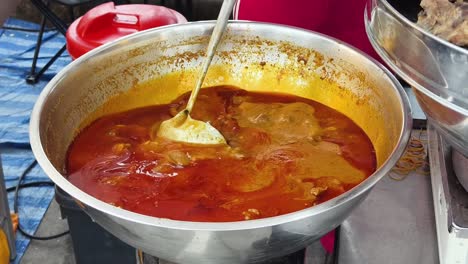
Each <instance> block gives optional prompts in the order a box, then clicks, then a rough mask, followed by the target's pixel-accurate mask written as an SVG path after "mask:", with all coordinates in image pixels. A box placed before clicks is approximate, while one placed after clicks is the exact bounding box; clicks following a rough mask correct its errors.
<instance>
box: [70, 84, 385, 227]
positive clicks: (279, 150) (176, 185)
mask: <svg viewBox="0 0 468 264" xmlns="http://www.w3.org/2000/svg"><path fill="white" fill-rule="evenodd" d="M188 95H189V94H184V95H182V96H180V97H179V98H178V99H176V100H174V101H172V102H171V103H169V104H166V105H155V106H147V107H143V108H137V109H132V110H127V111H125V112H120V113H114V114H110V115H106V116H103V117H101V118H99V119H97V120H96V121H94V122H92V123H91V124H90V125H89V126H88V127H86V128H85V129H83V130H82V131H81V132H80V134H79V135H78V136H77V137H76V138H75V140H74V142H73V144H72V145H71V146H70V148H69V151H68V159H67V171H68V175H69V180H70V181H71V182H72V183H73V184H75V185H76V186H77V187H79V188H80V189H82V190H84V191H85V192H87V193H89V194H91V195H93V196H94V197H96V198H98V199H101V200H103V201H105V202H108V203H110V204H113V205H115V206H119V207H122V208H124V209H127V210H130V211H134V212H137V213H142V214H146V215H151V216H156V217H164V218H170V219H177V220H187V221H210V222H220V221H239V220H249V219H256V218H263V217H270V216H276V215H281V214H285V213H289V212H293V211H297V210H301V209H304V208H307V207H310V206H313V205H315V204H318V203H321V202H324V201H326V200H329V199H331V198H333V197H335V196H337V195H339V194H341V193H343V192H345V191H347V190H349V189H350V188H352V187H354V186H355V185H357V184H359V183H360V182H362V181H363V180H364V179H365V178H366V177H368V176H369V175H371V174H372V173H373V172H374V171H375V169H376V155H375V151H374V148H373V146H372V143H371V141H370V140H369V138H368V137H367V135H366V134H365V133H364V131H363V130H362V129H361V128H359V127H358V126H357V125H356V124H355V123H354V122H353V121H352V120H350V119H349V118H348V117H346V116H345V115H343V114H341V113H339V112H338V111H336V110H333V109H331V108H329V107H327V106H325V105H323V104H320V103H318V102H315V101H313V100H310V99H305V98H301V97H297V96H292V95H286V94H276V93H261V92H250V91H249V92H248V91H245V90H241V89H238V88H235V87H230V86H218V87H212V88H206V89H202V90H201V92H200V95H199V98H198V99H197V103H196V104H195V107H194V111H193V112H192V114H191V115H192V116H193V118H195V119H199V120H203V121H207V122H210V123H211V124H212V125H213V126H214V127H215V128H217V129H218V130H219V131H220V132H221V133H222V134H223V135H224V136H225V138H226V139H227V141H228V143H229V145H230V147H225V146H211V147H210V146H200V145H193V144H183V143H178V142H172V141H168V140H164V139H161V138H157V137H154V136H153V137H152V134H154V133H153V132H154V131H155V130H156V129H157V127H158V125H159V124H160V122H162V121H164V120H166V119H169V118H170V117H172V116H173V115H175V114H176V113H177V112H179V111H180V110H182V109H183V108H184V106H185V104H186V101H187V99H188Z"/></svg>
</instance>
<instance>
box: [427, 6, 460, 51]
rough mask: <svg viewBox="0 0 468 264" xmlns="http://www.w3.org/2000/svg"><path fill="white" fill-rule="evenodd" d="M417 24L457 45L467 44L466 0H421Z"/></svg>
mask: <svg viewBox="0 0 468 264" xmlns="http://www.w3.org/2000/svg"><path fill="white" fill-rule="evenodd" d="M421 7H422V8H423V11H421V12H420V13H419V15H418V24H419V25H420V26H422V27H423V28H425V29H427V30H429V31H430V32H431V33H433V34H434V35H436V36H439V37H441V38H443V39H445V40H447V41H450V42H452V43H453V44H455V45H458V46H465V47H467V46H468V2H466V1H465V0H455V1H449V0H422V1H421Z"/></svg>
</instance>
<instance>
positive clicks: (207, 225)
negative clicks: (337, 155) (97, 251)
mask: <svg viewBox="0 0 468 264" xmlns="http://www.w3.org/2000/svg"><path fill="white" fill-rule="evenodd" d="M200 24H204V25H205V26H206V27H210V26H214V21H201V22H191V23H186V24H179V25H169V26H164V27H159V28H155V29H149V30H145V31H141V32H138V33H135V34H132V35H129V36H126V37H123V38H120V39H118V40H115V41H112V42H110V43H107V44H105V45H103V46H100V47H98V48H96V49H94V50H92V51H90V52H88V53H86V54H85V55H83V56H81V57H80V58H78V59H77V60H75V61H73V62H72V63H70V64H69V65H67V66H66V67H65V68H64V69H63V70H62V71H61V72H59V73H58V74H57V75H56V76H55V77H54V78H53V79H52V80H51V81H50V82H49V83H48V84H47V86H46V87H45V88H44V90H43V91H42V93H41V94H40V96H39V98H38V100H37V102H36V104H35V106H34V109H33V111H32V114H31V121H30V128H29V132H30V141H31V148H32V151H33V153H34V155H35V157H36V159H37V160H38V162H39V164H40V166H41V167H42V168H43V169H44V171H46V172H47V175H48V176H49V177H50V178H51V179H52V180H53V181H54V183H55V184H57V185H58V186H59V187H60V188H62V189H63V190H64V191H65V192H67V193H68V194H70V195H71V196H72V197H74V198H75V199H76V200H78V201H79V202H82V203H84V204H86V205H88V206H90V207H92V208H95V209H96V210H99V211H102V212H104V213H107V214H110V215H112V216H115V217H117V218H121V219H125V220H130V221H133V222H137V223H141V224H145V225H149V226H157V227H163V228H168V229H176V230H204V231H233V230H247V229H255V228H261V227H268V226H275V225H280V224H283V223H288V222H292V221H296V220H300V219H304V218H307V217H310V216H312V215H318V214H320V213H322V212H324V211H328V210H331V209H333V208H334V207H337V206H340V205H341V204H343V203H344V202H345V201H347V200H351V199H353V198H355V197H357V196H359V195H360V194H362V193H364V192H366V191H367V190H368V189H370V188H371V187H372V186H374V184H375V183H376V182H377V181H379V180H380V179H381V178H382V177H383V176H384V175H385V173H384V171H389V170H390V169H391V167H392V166H393V164H395V163H396V161H397V160H398V159H399V157H400V156H401V155H402V154H403V152H404V150H405V146H406V143H407V142H408V139H409V136H410V131H411V129H410V128H411V123H412V118H411V110H410V106H409V100H408V97H407V95H406V93H405V91H404V90H403V88H402V86H401V85H400V83H399V82H398V80H397V79H396V78H395V77H394V76H393V75H392V74H391V73H390V71H389V70H387V69H386V68H385V67H384V66H383V65H381V64H380V63H379V62H377V61H376V60H374V59H373V58H371V57H370V56H368V55H366V54H364V53H363V52H361V51H359V50H357V49H356V48H353V47H352V46H350V45H348V44H345V43H343V42H341V41H339V40H336V39H334V38H331V37H329V36H326V35H323V34H320V33H317V32H313V31H310V30H305V29H300V28H296V27H291V26H284V25H277V24H272V23H260V22H248V21H231V22H230V23H229V25H228V26H229V27H238V28H242V27H245V26H252V25H254V26H255V27H267V28H271V29H272V30H274V29H275V28H278V27H283V28H287V29H288V30H290V32H294V31H295V32H298V33H301V32H302V33H307V34H315V35H318V36H320V37H322V38H327V39H329V40H332V41H335V42H337V43H339V44H340V45H341V46H342V47H343V49H348V50H349V51H350V52H354V53H358V54H359V55H361V56H364V57H365V58H366V59H367V60H370V61H371V63H372V64H374V65H375V66H376V67H378V68H379V69H381V70H382V71H383V72H384V73H385V75H386V76H387V77H388V78H389V79H390V81H391V82H392V84H393V88H394V89H395V90H396V91H397V93H398V94H399V95H400V97H399V99H400V104H401V105H402V111H403V117H402V123H403V124H402V128H401V130H400V133H399V140H398V142H397V144H396V146H395V148H394V149H393V151H392V153H391V154H390V157H389V158H388V159H387V160H386V161H385V162H384V163H383V164H382V166H381V167H380V168H379V169H378V170H377V171H376V172H374V173H373V174H372V175H371V176H369V177H368V178H367V179H366V180H364V181H363V182H362V183H360V184H359V185H357V186H356V187H354V188H353V189H351V190H349V191H347V192H345V193H343V194H342V195H340V196H337V197H335V198H333V199H331V200H329V201H327V202H324V203H321V204H319V205H316V206H312V207H310V208H306V209H303V210H300V211H296V212H292V213H288V214H283V215H279V216H275V217H269V218H262V219H257V220H248V221H237V222H189V221H180V220H171V219H166V218H158V217H152V216H147V215H142V214H138V213H134V212H131V211H128V210H125V209H121V208H118V207H115V206H112V205H110V204H107V203H105V202H103V201H101V200H98V199H96V198H94V197H93V196H91V195H89V194H87V193H85V192H84V191H82V190H80V189H79V188H78V187H76V186H74V185H73V184H72V183H70V182H69V181H68V180H67V179H66V178H65V177H64V176H63V175H62V174H60V172H59V171H58V170H57V169H56V168H55V167H54V166H53V165H52V163H51V162H50V161H49V159H48V158H47V155H46V153H45V152H44V149H43V148H42V142H41V138H40V135H39V125H40V112H41V109H42V107H43V104H44V103H45V100H46V97H47V96H48V95H49V94H50V93H52V92H53V88H54V87H55V85H56V84H57V83H58V82H59V81H60V80H61V79H62V78H64V76H66V73H67V71H68V70H69V69H70V68H72V67H74V66H75V65H77V64H80V63H81V62H82V61H84V60H87V59H88V58H90V57H92V56H95V55H97V54H99V53H100V52H102V51H104V50H106V49H108V48H109V47H111V46H115V45H116V44H117V43H120V42H124V41H129V40H132V39H135V38H138V37H140V36H142V35H144V34H148V32H160V31H167V30H177V28H179V27H191V26H193V25H198V26H199V25H200Z"/></svg>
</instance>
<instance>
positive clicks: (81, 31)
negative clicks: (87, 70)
mask: <svg viewBox="0 0 468 264" xmlns="http://www.w3.org/2000/svg"><path fill="white" fill-rule="evenodd" d="M185 22H187V19H186V18H185V17H184V16H182V15H181V14H180V13H178V12H176V11H174V10H172V9H169V8H166V7H163V6H156V5H133V4H132V5H118V6H114V3H113V2H108V3H105V4H102V5H99V6H97V7H95V8H93V9H91V10H89V11H88V12H87V13H86V14H85V15H84V16H82V17H80V18H78V19H77V20H75V21H74V22H73V23H72V24H71V25H70V27H69V28H68V30H67V36H66V38H67V50H68V53H69V54H70V56H71V57H72V58H73V59H76V58H78V57H80V56H81V55H83V54H85V53H86V52H88V51H90V50H92V49H94V48H96V47H99V46H100V45H102V44H105V43H107V42H110V41H112V40H115V39H117V38H120V37H123V36H126V35H129V34H132V33H135V32H138V31H141V30H145V29H149V28H155V27H160V26H165V25H171V24H177V23H185Z"/></svg>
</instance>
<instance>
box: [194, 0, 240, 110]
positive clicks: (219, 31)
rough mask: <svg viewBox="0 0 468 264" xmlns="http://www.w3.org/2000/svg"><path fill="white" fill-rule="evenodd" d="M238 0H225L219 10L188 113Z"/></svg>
mask: <svg viewBox="0 0 468 264" xmlns="http://www.w3.org/2000/svg"><path fill="white" fill-rule="evenodd" d="M236 1H237V0H224V1H223V5H222V6H221V10H220V11H219V15H218V19H217V20H216V25H215V27H214V29H213V33H212V34H211V38H210V42H209V43H208V47H207V48H206V57H205V60H204V61H203V66H202V70H201V72H200V77H199V78H198V80H197V85H196V86H195V89H193V91H192V93H191V94H190V98H189V100H188V103H187V107H186V108H185V109H186V113H187V114H189V113H190V112H191V111H192V108H193V105H194V104H195V100H196V99H197V95H198V92H199V91H200V88H201V86H202V84H203V81H204V80H205V76H206V73H207V72H208V68H209V67H210V64H211V61H212V60H213V57H214V54H215V51H216V46H218V43H219V41H220V40H221V37H222V36H223V33H224V29H226V25H227V23H228V20H229V15H230V14H231V13H232V10H233V8H234V4H235V3H236Z"/></svg>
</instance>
